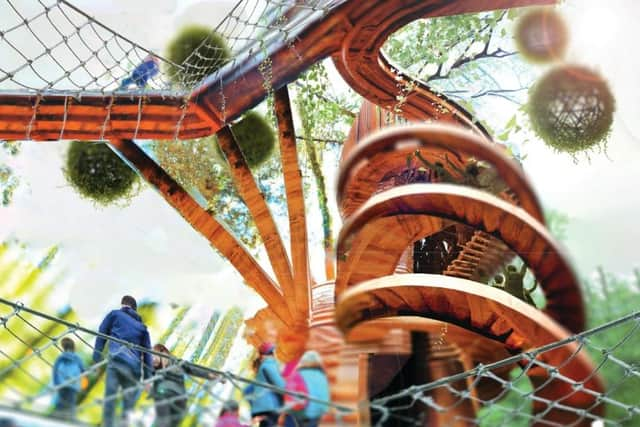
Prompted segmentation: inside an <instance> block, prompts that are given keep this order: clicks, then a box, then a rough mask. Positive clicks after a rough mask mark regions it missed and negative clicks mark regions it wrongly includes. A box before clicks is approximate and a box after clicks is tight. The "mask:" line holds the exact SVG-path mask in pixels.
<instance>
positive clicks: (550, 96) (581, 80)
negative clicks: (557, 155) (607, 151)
mask: <svg viewBox="0 0 640 427" xmlns="http://www.w3.org/2000/svg"><path fill="white" fill-rule="evenodd" d="M527 109H528V112H529V117H530V119H531V125H532V128H533V130H534V131H535V133H536V134H537V135H538V136H539V137H540V138H542V140H544V142H545V143H546V144H547V145H549V146H550V147H552V148H554V149H555V150H557V151H562V152H566V153H569V154H576V153H579V152H582V151H585V150H589V149H592V148H594V147H597V146H601V145H602V144H604V143H605V142H606V140H607V138H608V136H609V132H610V130H611V124H612V122H613V112H614V110H615V100H614V98H613V95H612V94H611V91H610V90H609V86H608V84H607V82H606V81H605V80H604V79H603V78H602V77H601V76H600V75H598V74H597V73H595V72H593V71H591V70H589V69H587V68H585V67H581V66H575V65H567V66H562V67H559V68H555V69H553V70H551V71H550V72H549V73H547V74H546V75H545V76H543V77H542V78H541V79H540V81H538V82H537V83H536V84H535V85H534V86H533V87H532V88H531V92H530V96H529V104H528V107H527Z"/></svg>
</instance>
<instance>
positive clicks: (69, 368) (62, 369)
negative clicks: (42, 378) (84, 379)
mask: <svg viewBox="0 0 640 427" xmlns="http://www.w3.org/2000/svg"><path fill="white" fill-rule="evenodd" d="M56 373H57V379H58V381H59V384H66V385H65V387H72V388H76V389H79V388H80V375H82V367H81V366H80V365H79V364H78V362H77V361H76V360H75V359H72V358H67V357H63V358H61V359H60V361H59V362H58V368H57V372H56ZM71 380H75V381H71Z"/></svg>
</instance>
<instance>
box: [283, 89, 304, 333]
mask: <svg viewBox="0 0 640 427" xmlns="http://www.w3.org/2000/svg"><path fill="white" fill-rule="evenodd" d="M274 103H275V112H276V119H277V120H278V137H279V139H280V156H281V160H282V174H283V177H284V188H285V191H286V195H287V211H288V214H289V230H290V231H291V236H290V238H289V248H290V250H291V261H292V264H293V285H294V289H293V295H287V292H286V290H285V298H286V299H287V300H288V301H291V302H290V310H291V311H292V313H293V314H294V317H295V318H296V321H305V322H306V320H307V319H308V317H309V285H310V284H311V275H310V272H309V243H308V239H307V218H306V215H305V207H304V192H303V189H302V173H301V172H300V165H299V163H298V150H297V149H296V133H295V128H294V126H293V116H292V114H291V101H290V100H289V90H288V89H287V86H283V87H282V88H281V89H278V90H277V91H276V92H275V93H274Z"/></svg>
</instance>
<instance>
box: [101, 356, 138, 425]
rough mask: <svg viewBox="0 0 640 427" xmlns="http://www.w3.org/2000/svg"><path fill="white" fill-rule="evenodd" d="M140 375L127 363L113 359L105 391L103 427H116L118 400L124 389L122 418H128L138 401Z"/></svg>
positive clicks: (108, 365)
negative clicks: (118, 394) (118, 395)
mask: <svg viewBox="0 0 640 427" xmlns="http://www.w3.org/2000/svg"><path fill="white" fill-rule="evenodd" d="M138 380H139V375H136V373H135V372H134V371H133V369H131V367H130V366H129V365H127V364H126V363H125V362H121V361H119V360H115V359H112V360H110V361H109V363H108V364H107V384H106V387H105V389H104V399H105V400H104V407H103V411H102V425H103V426H104V427H114V425H115V424H114V421H115V420H114V418H115V413H116V398H117V393H118V390H119V389H120V388H122V416H123V418H124V419H126V418H127V415H128V413H129V412H130V411H131V410H132V409H133V407H134V406H135V404H136V401H137V400H138V395H139V386H138Z"/></svg>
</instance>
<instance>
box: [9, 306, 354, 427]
mask: <svg viewBox="0 0 640 427" xmlns="http://www.w3.org/2000/svg"><path fill="white" fill-rule="evenodd" d="M178 317H180V316H178ZM216 320H217V319H216ZM211 323H212V322H210V324H211ZM0 326H1V329H0V342H1V343H2V346H1V347H0V407H5V408H7V407H9V408H13V409H14V410H16V411H18V412H20V411H23V412H27V413H34V412H35V413H38V414H43V415H45V414H51V415H53V416H54V418H60V419H63V420H71V419H74V420H77V421H81V422H86V423H90V424H96V423H99V422H100V420H101V415H102V408H103V405H104V404H105V402H107V401H109V400H113V401H119V400H123V399H124V398H127V397H128V396H133V397H134V399H135V400H136V401H137V404H136V405H135V407H134V409H133V410H132V411H130V412H129V413H128V414H127V415H126V417H127V419H128V422H129V423H138V424H139V425H151V423H152V422H153V419H154V417H155V411H156V408H157V405H158V404H162V405H167V406H176V405H177V406H176V407H177V408H178V409H181V408H182V410H185V412H184V421H183V422H184V424H181V425H203V424H206V425H211V424H212V423H213V422H215V419H217V417H218V415H219V413H220V410H221V407H222V405H223V403H224V402H225V401H226V400H228V399H229V398H230V397H235V396H242V394H243V391H244V390H245V388H246V387H247V386H248V385H249V384H252V385H253V386H254V391H253V392H251V393H254V394H256V393H261V392H263V390H264V388H268V389H272V390H275V391H276V392H280V393H282V394H290V395H293V396H297V397H300V398H303V397H304V398H307V399H310V400H312V401H313V400H316V401H317V399H314V398H311V397H309V396H305V395H304V394H300V393H295V392H290V391H287V390H284V389H281V388H278V387H275V386H273V385H271V384H265V383H261V382H258V381H254V380H252V379H249V378H245V377H243V376H241V375H239V374H236V373H233V372H230V371H223V370H221V369H215V368H212V367H208V366H203V365H198V364H195V363H192V362H190V361H188V360H184V359H180V358H177V357H175V356H167V355H166V354H163V353H159V352H156V351H153V350H147V349H144V348H142V347H140V346H137V345H134V344H130V343H127V342H125V341H122V340H119V339H117V338H114V337H110V336H106V335H104V334H100V333H98V332H95V331H93V330H90V329H87V328H84V327H81V326H79V325H74V324H72V323H70V322H67V321H65V320H64V319H62V318H59V317H56V316H50V315H47V314H45V313H42V312H39V311H37V310H33V309H30V308H28V307H26V306H24V305H23V304H21V303H15V302H11V301H7V300H4V299H0ZM97 337H102V338H104V339H105V340H106V345H105V348H108V347H109V343H111V342H117V343H119V344H121V346H120V347H119V349H118V350H117V351H116V352H115V353H112V354H107V355H106V357H103V358H102V359H101V360H99V361H98V362H95V363H94V362H93V361H92V360H91V357H92V354H93V352H94V343H95V340H96V338H97ZM65 338H70V339H72V340H73V342H74V343H75V349H74V351H75V353H76V354H77V355H78V356H79V357H80V358H81V360H82V362H83V365H84V372H82V373H81V374H78V375H75V376H72V377H70V378H64V379H63V380H61V379H60V378H58V379H57V380H54V378H53V377H52V375H53V368H54V365H55V363H56V360H57V359H58V357H59V356H60V355H61V354H62V352H63V348H62V345H63V344H62V340H63V339H65ZM177 345H179V344H175V345H174V346H173V348H175V347H176V346H177ZM198 347H200V346H198ZM135 351H138V352H141V353H151V354H153V355H155V356H159V357H163V358H164V360H166V363H165V364H164V365H163V366H162V367H160V368H158V367H156V369H155V370H150V372H151V374H150V375H148V376H145V375H144V374H143V372H144V370H145V369H146V368H149V367H148V366H146V364H145V363H144V362H142V369H141V371H140V374H139V375H133V374H131V373H125V377H126V381H124V382H121V384H122V387H120V388H118V390H117V392H115V393H112V394H107V395H105V392H104V389H105V377H106V374H105V371H106V369H107V368H108V366H109V364H110V363H111V361H112V360H115V359H118V357H119V354H121V353H122V354H124V353H127V352H135ZM197 351H198V350H196V353H197ZM194 355H195V354H194ZM205 356H206V355H205ZM209 356H211V357H204V358H203V359H201V360H204V361H205V362H206V361H208V360H211V359H215V357H213V356H215V355H213V356H212V355H209ZM192 358H193V357H192ZM141 360H142V358H141ZM212 364H213V365H215V363H212ZM168 374H169V375H171V374H173V375H179V376H183V375H185V376H186V378H187V380H186V382H185V389H184V392H183V393H173V394H168V395H166V397H158V395H157V394H155V393H156V392H157V390H156V389H155V388H154V384H155V383H157V382H158V380H160V379H162V378H165V377H166V376H167V375H168ZM69 387H71V388H76V389H77V406H76V408H75V410H74V411H73V415H72V413H71V412H68V411H65V410H64V409H60V408H59V407H57V406H56V405H55V401H56V399H60V398H61V394H60V393H61V392H62V391H63V389H65V388H69ZM251 393H249V394H246V393H245V398H248V399H250V398H251V396H252V394H251ZM322 403H325V404H327V405H330V406H331V407H332V409H333V411H334V412H335V415H336V418H337V419H338V420H340V419H341V417H342V415H343V414H344V413H346V412H348V411H349V409H348V408H343V407H340V406H338V405H334V404H332V403H330V402H322ZM285 410H286V409H284V408H283V411H285ZM120 416H124V415H123V414H120ZM172 425H173V424H172Z"/></svg>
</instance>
